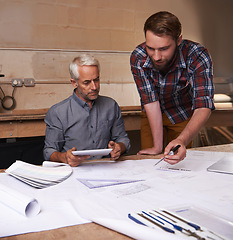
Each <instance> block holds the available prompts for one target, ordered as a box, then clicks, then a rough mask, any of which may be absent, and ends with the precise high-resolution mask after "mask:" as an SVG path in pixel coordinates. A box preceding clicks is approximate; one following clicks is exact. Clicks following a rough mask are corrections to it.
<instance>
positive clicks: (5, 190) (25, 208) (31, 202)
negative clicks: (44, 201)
mask: <svg viewBox="0 0 233 240" xmlns="http://www.w3.org/2000/svg"><path fill="white" fill-rule="evenodd" d="M0 203H2V204H4V205H5V206H7V207H9V208H11V209H12V210H14V211H16V212H18V213H20V214H22V215H24V216H26V217H33V216H36V215H37V214H38V213H39V212H40V205H39V203H38V201H37V200H36V199H34V198H31V197H29V196H27V195H25V194H22V193H20V192H18V191H16V190H15V189H12V188H9V187H7V186H5V185H3V184H0Z"/></svg>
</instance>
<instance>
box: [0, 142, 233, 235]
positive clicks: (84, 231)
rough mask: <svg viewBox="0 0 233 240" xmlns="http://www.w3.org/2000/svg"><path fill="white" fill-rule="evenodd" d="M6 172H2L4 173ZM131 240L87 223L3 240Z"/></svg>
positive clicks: (230, 148)
mask: <svg viewBox="0 0 233 240" xmlns="http://www.w3.org/2000/svg"><path fill="white" fill-rule="evenodd" d="M191 150H199V151H215V152H233V143H232V144H225V145H217V146H210V147H202V148H193V149H191ZM160 157H161V155H156V156H150V158H160ZM143 158H144V159H145V158H148V156H146V155H144V156H139V155H132V156H122V157H121V159H120V160H128V159H131V160H132V159H135V160H139V159H143ZM3 171H4V170H0V172H3ZM29 239H33V240H41V239H46V240H55V239H56V240H58V239H62V240H70V239H75V240H110V239H111V240H129V239H132V238H129V237H127V236H125V235H123V234H120V233H118V232H115V231H113V230H110V229H107V228H105V227H103V226H100V225H98V224H95V223H87V224H81V225H75V226H70V227H64V228H59V229H54V230H48V231H42V232H36V233H27V234H21V235H16V236H10V237H4V238H1V240H29Z"/></svg>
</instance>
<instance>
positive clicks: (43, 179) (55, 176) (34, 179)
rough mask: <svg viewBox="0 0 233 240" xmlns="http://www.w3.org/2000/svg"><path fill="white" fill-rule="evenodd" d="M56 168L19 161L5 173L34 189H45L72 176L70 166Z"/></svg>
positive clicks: (57, 166) (63, 165) (64, 165)
mask: <svg viewBox="0 0 233 240" xmlns="http://www.w3.org/2000/svg"><path fill="white" fill-rule="evenodd" d="M47 166H48V165H47ZM55 166H56V167H54V164H53V165H52V167H41V166H36V165H33V164H29V163H26V162H22V161H20V160H17V161H16V162H15V163H13V164H12V165H11V166H10V167H9V168H8V169H6V171H5V172H6V173H8V174H9V175H11V176H13V177H15V178H17V179H19V180H20V181H22V182H25V183H27V184H29V185H30V186H32V187H35V188H45V187H49V186H53V185H55V184H58V183H60V182H62V181H64V180H65V179H67V178H68V177H69V176H70V175H71V174H72V168H71V167H70V166H69V165H68V164H62V165H60V164H59V165H55Z"/></svg>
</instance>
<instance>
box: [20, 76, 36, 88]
mask: <svg viewBox="0 0 233 240" xmlns="http://www.w3.org/2000/svg"><path fill="white" fill-rule="evenodd" d="M23 83H24V86H25V87H34V86H35V79H34V78H24V81H23Z"/></svg>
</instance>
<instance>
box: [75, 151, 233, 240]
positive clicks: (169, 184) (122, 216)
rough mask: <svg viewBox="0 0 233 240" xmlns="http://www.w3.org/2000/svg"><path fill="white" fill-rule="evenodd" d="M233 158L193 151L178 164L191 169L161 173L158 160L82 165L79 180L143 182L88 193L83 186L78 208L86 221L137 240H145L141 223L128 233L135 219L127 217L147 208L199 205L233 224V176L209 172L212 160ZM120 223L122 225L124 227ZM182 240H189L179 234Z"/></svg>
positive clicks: (78, 199)
mask: <svg viewBox="0 0 233 240" xmlns="http://www.w3.org/2000/svg"><path fill="white" fill-rule="evenodd" d="M229 154H230V155H231V154H232V153H213V152H199V151H192V152H191V151H190V152H189V153H188V156H187V159H185V160H184V161H183V163H180V165H179V166H178V167H182V168H185V169H189V170H190V171H182V170H181V171H179V170H171V169H166V170H164V169H163V170H161V169H160V168H157V166H155V167H154V164H155V162H156V161H158V160H154V159H146V160H140V161H133V160H129V161H125V162H120V163H113V164H106V165H104V164H101V165H98V166H96V165H94V164H93V165H84V166H80V167H79V168H76V169H75V170H74V176H78V177H84V176H85V177H86V178H91V177H92V178H95V179H97V178H99V179H105V178H108V177H110V176H111V178H112V179H124V178H126V177H128V178H130V177H131V178H134V179H144V181H143V182H135V183H129V184H124V185H118V186H109V187H104V188H99V189H89V188H88V187H85V186H84V185H83V184H81V183H80V182H79V183H78V185H79V191H80V193H79V197H78V198H77V199H76V200H74V201H73V204H74V205H75V207H76V209H77V211H78V212H79V213H80V214H81V215H82V216H83V217H85V218H87V219H90V220H92V221H95V222H98V223H101V224H102V225H104V226H106V227H109V228H112V229H114V230H117V231H119V232H122V233H125V234H127V235H129V236H131V237H133V238H136V239H140V237H141V235H140V231H139V230H138V228H137V227H136V226H137V225H136V226H135V227H134V228H127V229H125V226H126V224H124V222H125V221H126V222H129V221H131V220H129V219H128V218H127V215H128V213H130V212H134V211H140V210H143V209H153V208H164V209H170V208H172V207H174V206H179V205H181V206H184V205H190V206H192V205H195V206H197V207H199V208H200V209H206V210H208V211H210V212H211V213H212V214H213V215H216V216H220V217H222V218H224V219H226V220H229V221H231V222H233V216H232V214H230V213H231V212H233V207H232V206H233V191H231V190H229V189H232V190H233V181H232V178H231V177H232V176H225V175H224V174H223V175H219V174H214V173H209V172H207V171H206V168H207V167H208V166H210V165H211V164H212V163H213V162H215V161H218V160H219V159H220V158H221V157H222V156H223V155H229ZM86 196H88V198H87V197H86ZM82 199H83V200H82ZM84 203H85V204H84ZM120 220H122V224H120V223H119V222H120ZM116 223H117V226H116ZM139 229H141V227H139ZM155 231H159V230H158V229H156V230H155ZM232 232H233V225H232ZM162 234H165V236H164V237H163V238H160V239H166V236H167V234H168V233H162ZM227 234H228V235H227V236H224V237H225V238H226V239H231V236H229V233H227ZM168 236H169V237H171V238H172V237H174V236H173V235H168ZM169 237H168V239H169ZM145 239H146V238H145ZM155 239H156V238H155ZM179 239H190V237H185V236H182V237H181V236H179Z"/></svg>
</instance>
